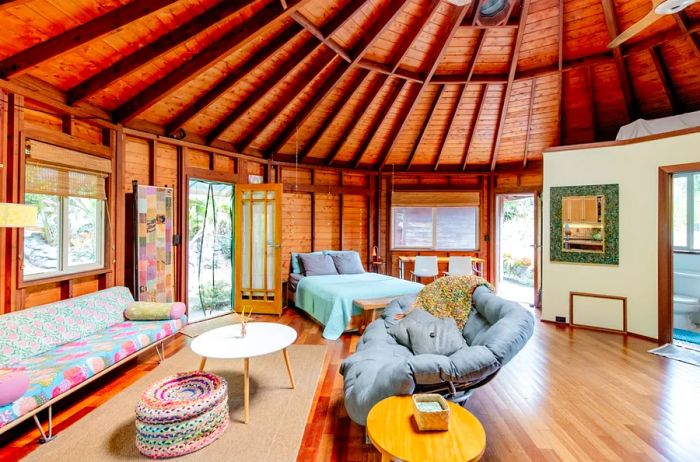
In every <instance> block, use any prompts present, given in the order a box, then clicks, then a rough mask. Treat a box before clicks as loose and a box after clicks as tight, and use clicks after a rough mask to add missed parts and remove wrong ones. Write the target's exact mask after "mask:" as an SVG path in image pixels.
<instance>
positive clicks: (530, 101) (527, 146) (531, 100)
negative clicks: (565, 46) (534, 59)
mask: <svg viewBox="0 0 700 462" xmlns="http://www.w3.org/2000/svg"><path fill="white" fill-rule="evenodd" d="M536 95H537V77H534V78H533V79H532V82H531V83H530V97H529V98H528V106H529V109H528V111H527V133H526V134H525V152H523V169H525V168H527V158H528V156H529V154H530V136H531V134H532V113H533V110H534V108H535V96H536Z"/></svg>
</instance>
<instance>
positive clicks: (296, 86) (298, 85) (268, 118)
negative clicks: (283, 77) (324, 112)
mask: <svg viewBox="0 0 700 462" xmlns="http://www.w3.org/2000/svg"><path fill="white" fill-rule="evenodd" d="M335 58H336V55H335V54H334V53H331V52H330V51H328V49H326V48H324V49H323V50H322V53H321V55H320V56H318V57H317V58H316V59H315V60H314V62H313V63H312V64H311V65H309V66H308V68H307V69H304V70H303V71H302V72H300V75H299V77H298V79H297V80H296V81H295V82H294V83H293V84H292V85H291V86H290V88H288V89H286V90H285V91H284V92H282V93H281V94H280V96H279V98H278V99H276V100H275V102H274V103H273V104H274V107H273V108H272V109H270V108H268V109H267V110H266V111H265V116H264V117H263V119H262V121H261V122H259V123H258V124H257V125H256V126H255V128H253V129H252V130H248V131H247V133H246V135H245V137H244V138H243V139H242V140H241V141H240V142H239V143H238V146H239V147H240V149H239V152H243V151H244V150H245V149H247V148H248V147H249V146H250V144H251V143H252V142H253V141H255V138H257V137H258V136H259V135H260V134H261V133H262V132H263V131H265V130H266V129H267V127H268V126H269V125H270V123H272V121H273V120H274V119H275V118H276V117H277V116H278V115H280V114H281V113H282V112H284V111H285V110H286V109H287V107H288V106H289V105H290V104H291V103H292V101H294V100H295V99H296V98H297V97H298V96H299V94H300V93H301V92H302V91H304V89H305V88H306V87H307V86H308V85H309V84H310V83H311V82H313V80H314V79H315V78H316V77H317V76H318V75H319V74H320V73H321V72H322V71H323V69H325V68H326V66H329V65H331V63H332V62H333V60H334V59H335ZM340 66H343V67H348V64H347V63H345V62H343V63H341V64H340Z"/></svg>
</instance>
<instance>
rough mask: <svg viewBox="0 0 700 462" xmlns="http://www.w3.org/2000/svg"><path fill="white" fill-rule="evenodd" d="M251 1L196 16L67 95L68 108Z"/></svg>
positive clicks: (242, 0) (227, 4)
mask: <svg viewBox="0 0 700 462" xmlns="http://www.w3.org/2000/svg"><path fill="white" fill-rule="evenodd" d="M251 3H253V2H252V1H250V0H233V1H221V2H220V3H218V4H217V5H215V6H213V7H212V8H209V9H208V10H206V11H204V12H203V13H201V14H199V15H197V16H195V17H194V18H192V19H191V20H189V21H187V22H186V23H185V24H182V25H180V26H179V27H177V28H175V29H173V30H171V31H170V32H168V33H167V34H165V35H162V36H161V37H159V38H158V39H156V40H155V41H153V42H151V43H149V44H148V45H146V46H144V47H142V48H140V49H138V50H137V51H135V52H134V53H132V54H130V55H127V56H126V57H124V58H123V59H121V60H119V61H117V62H116V63H114V64H112V65H111V66H109V67H106V68H104V69H102V70H101V71H100V72H98V73H97V74H95V75H93V76H91V77H90V78H88V79H86V80H85V81H83V82H82V83H80V84H78V85H76V86H75V87H73V88H71V89H70V90H68V91H67V92H66V99H67V101H68V104H75V103H77V102H79V101H82V100H83V99H85V98H88V97H89V96H90V95H92V94H94V93H96V92H98V91H99V90H102V89H104V88H106V87H108V86H109V85H111V84H112V83H114V82H116V81H117V80H119V79H121V78H122V77H124V76H126V75H128V74H130V73H131V72H134V71H135V70H136V69H138V68H139V67H141V66H143V65H145V64H147V63H149V62H151V61H152V60H154V59H156V58H157V57H158V56H160V55H162V54H164V53H167V52H169V51H170V50H172V49H174V48H176V47H177V46H179V45H181V44H183V43H184V42H186V41H187V40H190V39H191V38H192V37H194V36H196V35H197V34H200V33H201V32H203V31H205V30H206V29H208V28H210V27H211V26H213V25H214V24H217V23H219V22H221V21H223V20H224V19H226V18H228V17H230V16H233V15H234V14H235V13H237V12H239V11H240V10H241V9H243V8H245V7H248V6H249V5H250V4H251Z"/></svg>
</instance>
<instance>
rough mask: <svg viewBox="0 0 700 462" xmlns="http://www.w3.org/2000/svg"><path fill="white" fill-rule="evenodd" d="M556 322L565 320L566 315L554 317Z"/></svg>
mask: <svg viewBox="0 0 700 462" xmlns="http://www.w3.org/2000/svg"><path fill="white" fill-rule="evenodd" d="M554 320H555V321H556V322H564V323H565V322H566V316H557V317H555V318H554Z"/></svg>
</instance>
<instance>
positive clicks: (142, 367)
mask: <svg viewBox="0 0 700 462" xmlns="http://www.w3.org/2000/svg"><path fill="white" fill-rule="evenodd" d="M258 319H260V320H263V319H266V320H279V321H280V322H282V323H285V324H288V325H290V326H292V327H294V328H295V329H296V330H297V332H299V339H298V343H303V344H320V343H325V344H327V345H328V355H327V357H326V364H325V367H324V372H323V374H322V377H321V381H320V383H319V387H318V390H317V391H316V398H315V400H314V405H313V407H312V409H311V413H310V415H309V418H308V422H307V426H306V431H305V434H304V439H303V441H302V447H301V450H300V452H299V456H298V461H303V462H314V461H318V462H320V461H324V462H325V461H367V462H374V461H377V462H378V461H379V460H380V457H379V454H378V453H377V452H376V451H375V450H374V449H373V448H372V447H371V446H367V445H365V444H364V428H363V427H360V426H358V425H355V424H353V423H352V422H351V421H350V419H349V418H348V417H347V413H346V412H345V408H344V407H343V398H342V396H343V380H342V376H341V375H340V374H339V373H338V369H339V367H340V363H341V361H342V360H343V358H344V357H346V356H347V355H349V354H350V353H351V352H352V351H353V350H354V348H355V346H356V344H357V340H358V338H359V337H358V336H357V335H344V336H343V337H342V338H341V339H340V340H339V341H337V342H330V341H327V340H324V339H323V338H322V337H321V331H320V328H319V327H318V326H317V325H316V324H314V323H313V322H311V321H310V320H308V319H307V318H306V317H304V316H303V315H301V314H299V313H297V312H296V311H294V310H290V309H287V310H285V312H284V314H283V315H282V317H281V318H277V317H269V316H260V317H258ZM185 345H186V342H185V340H184V338H182V337H181V338H178V339H176V340H173V341H171V342H170V343H169V345H168V346H167V354H168V355H170V354H173V353H174V352H175V351H177V350H178V349H180V348H183V347H184V346H185ZM652 347H654V344H652V343H650V342H647V341H645V340H640V339H635V338H627V339H625V338H624V337H621V336H617V335H613V334H606V333H601V332H592V331H586V330H571V329H567V328H560V327H556V326H554V325H550V324H544V323H537V325H536V330H535V335H534V336H533V338H532V340H531V341H530V342H529V343H528V345H527V346H526V347H525V349H524V350H523V351H522V352H521V353H520V354H519V355H518V356H517V357H516V358H515V359H514V360H513V361H512V362H511V363H510V364H508V365H507V366H506V367H505V368H504V369H503V371H502V372H501V373H500V374H499V375H498V376H497V377H496V378H495V379H494V380H493V381H492V382H491V383H490V384H488V385H486V386H485V387H483V388H481V389H479V390H478V391H477V392H476V393H475V394H474V396H473V397H472V398H471V400H470V401H469V403H468V405H467V408H468V409H469V410H470V411H471V412H473V413H474V414H475V415H476V416H477V417H478V418H479V419H480V420H481V422H482V424H483V425H484V428H485V429H486V435H487V449H486V453H485V455H484V459H483V460H487V461H511V460H512V461H528V460H532V461H540V460H563V461H585V460H591V461H602V460H618V461H620V460H621V461H646V460H649V461H652V460H653V461H656V460H669V461H693V460H700V425H698V420H699V419H700V367H696V366H691V365H688V364H684V363H680V362H677V361H672V360H668V359H665V358H662V357H659V356H654V355H651V354H648V353H647V350H649V349H650V348H652ZM156 366H157V360H156V355H155V352H153V353H147V354H144V355H143V356H142V357H141V358H139V359H137V360H135V361H133V362H131V363H130V364H129V365H126V366H124V367H122V368H120V369H118V370H116V371H115V373H113V374H111V375H109V376H107V377H105V378H104V379H103V380H100V381H98V382H96V383H95V384H93V385H92V386H89V387H87V388H86V389H84V391H83V392H80V393H77V395H79V396H75V397H69V398H68V399H66V400H64V401H63V402H62V403H60V404H59V405H58V407H57V408H55V419H54V421H55V426H56V431H57V432H58V433H59V434H60V432H61V430H62V429H64V428H66V427H68V426H69V425H71V424H72V423H73V422H75V421H77V420H78V419H80V418H81V417H83V416H84V415H86V414H88V413H89V412H90V411H91V410H93V409H94V408H95V407H97V406H99V405H100V404H101V403H103V402H105V401H106V400H108V399H109V398H110V397H112V396H114V395H115V394H117V393H118V392H119V391H120V390H121V389H123V388H124V387H126V386H128V385H129V384H131V383H133V382H134V381H136V380H137V379H139V378H140V377H142V376H143V375H144V374H146V373H148V371H150V370H151V369H153V368H154V367H156ZM42 417H43V415H42ZM37 437H38V432H37V431H36V429H35V428H34V426H33V424H31V423H29V422H27V423H25V424H24V425H22V426H20V427H19V428H17V429H14V430H13V431H11V432H9V433H8V434H7V435H2V436H0V445H2V448H0V460H3V461H11V460H18V459H20V458H21V457H22V456H23V455H25V454H27V453H29V452H31V451H32V450H33V449H34V448H35V447H36V445H37V443H36V439H37ZM59 438H60V435H59ZM71 460H80V459H79V457H78V456H76V455H74V456H73V457H72V458H71Z"/></svg>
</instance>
